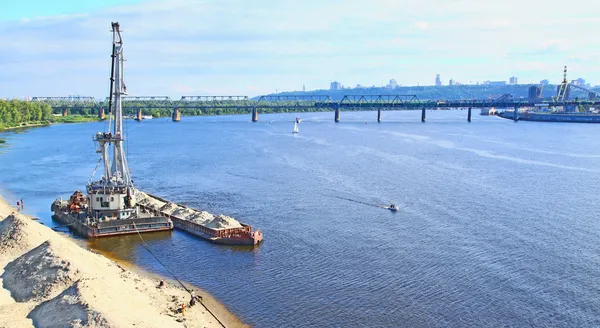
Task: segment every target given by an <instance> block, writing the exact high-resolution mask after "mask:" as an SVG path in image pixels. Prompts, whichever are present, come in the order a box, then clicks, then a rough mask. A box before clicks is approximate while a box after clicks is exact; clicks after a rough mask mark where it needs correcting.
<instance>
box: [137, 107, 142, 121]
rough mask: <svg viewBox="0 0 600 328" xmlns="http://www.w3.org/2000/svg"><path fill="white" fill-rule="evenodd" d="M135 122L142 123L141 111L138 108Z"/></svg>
mask: <svg viewBox="0 0 600 328" xmlns="http://www.w3.org/2000/svg"><path fill="white" fill-rule="evenodd" d="M135 120H136V121H138V122H141V121H142V109H141V108H138V110H137V115H136V116H135Z"/></svg>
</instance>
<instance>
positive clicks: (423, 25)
mask: <svg viewBox="0 0 600 328" xmlns="http://www.w3.org/2000/svg"><path fill="white" fill-rule="evenodd" d="M415 27H416V28H418V29H419V30H427V29H429V22H422V21H421V22H416V23H415Z"/></svg>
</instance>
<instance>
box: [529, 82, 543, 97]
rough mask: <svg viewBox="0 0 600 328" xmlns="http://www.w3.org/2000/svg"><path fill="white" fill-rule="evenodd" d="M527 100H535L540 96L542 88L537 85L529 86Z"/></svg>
mask: <svg viewBox="0 0 600 328" xmlns="http://www.w3.org/2000/svg"><path fill="white" fill-rule="evenodd" d="M528 98H529V101H536V100H538V99H541V98H542V89H541V88H540V87H538V86H537V85H532V86H530V87H529V97H528Z"/></svg>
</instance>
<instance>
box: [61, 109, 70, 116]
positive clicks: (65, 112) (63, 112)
mask: <svg viewBox="0 0 600 328" xmlns="http://www.w3.org/2000/svg"><path fill="white" fill-rule="evenodd" d="M67 115H69V109H68V108H63V111H62V116H67Z"/></svg>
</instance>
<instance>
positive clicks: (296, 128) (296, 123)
mask: <svg viewBox="0 0 600 328" xmlns="http://www.w3.org/2000/svg"><path fill="white" fill-rule="evenodd" d="M294 133H298V121H295V122H294Z"/></svg>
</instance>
